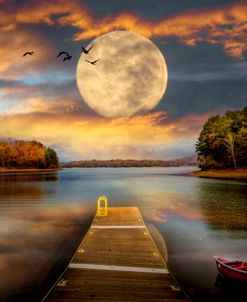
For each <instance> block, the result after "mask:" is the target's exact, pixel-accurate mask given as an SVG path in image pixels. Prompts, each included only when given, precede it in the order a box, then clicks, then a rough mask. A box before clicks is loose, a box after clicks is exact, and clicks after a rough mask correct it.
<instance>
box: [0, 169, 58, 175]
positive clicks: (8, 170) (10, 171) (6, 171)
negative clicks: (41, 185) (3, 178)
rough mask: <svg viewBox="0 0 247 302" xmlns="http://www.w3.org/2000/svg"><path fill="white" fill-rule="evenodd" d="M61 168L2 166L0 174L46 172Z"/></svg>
mask: <svg viewBox="0 0 247 302" xmlns="http://www.w3.org/2000/svg"><path fill="white" fill-rule="evenodd" d="M58 170H60V169H59V168H52V169H33V168H30V169H6V168H0V174H5V173H44V172H56V171H58Z"/></svg>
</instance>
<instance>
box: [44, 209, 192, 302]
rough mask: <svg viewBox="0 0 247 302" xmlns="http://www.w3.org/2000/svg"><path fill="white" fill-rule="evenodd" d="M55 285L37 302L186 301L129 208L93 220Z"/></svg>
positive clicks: (139, 219)
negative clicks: (174, 287)
mask: <svg viewBox="0 0 247 302" xmlns="http://www.w3.org/2000/svg"><path fill="white" fill-rule="evenodd" d="M97 226H104V227H106V228H103V229H102V228H97ZM130 226H131V227H132V228H130ZM140 226H141V228H139V227H140ZM119 227H120V228H119ZM96 268H97V269H96ZM155 270H157V271H155ZM158 272H160V273H158ZM60 281H63V282H59V283H57V284H56V285H55V286H54V287H53V288H52V290H51V291H50V292H49V293H48V294H47V296H46V297H45V298H44V300H43V301H45V302H64V301H66V302H74V301H77V302H83V301H102V302H104V301H115V302H116V301H120V302H122V301H130V302H131V301H132V302H139V301H152V302H156V301H157V302H159V301H168V302H183V301H188V298H186V296H185V295H184V293H183V292H182V291H174V290H173V289H172V286H176V282H175V281H174V280H173V279H172V278H171V276H170V274H169V272H168V270H167V266H166V263H165V262H164V261H163V259H162V257H161V256H160V253H159V251H158V249H157V247H156V245H155V243H154V241H153V240H152V237H151V235H150V233H149V231H148V229H147V228H146V226H145V223H144V221H143V219H142V216H141V214H140V212H139V210H138V208H135V207H133V208H123V207H121V208H120V207H119V208H109V209H108V215H107V216H95V218H94V221H93V223H92V226H91V227H90V229H89V231H88V233H87V235H86V237H85V238H84V240H83V241H82V243H81V244H80V246H79V247H78V250H77V252H76V253H75V255H74V257H73V258H72V260H71V262H70V265H69V266H68V268H67V269H66V271H65V272H64V274H63V276H61V278H60ZM60 285H64V286H60Z"/></svg>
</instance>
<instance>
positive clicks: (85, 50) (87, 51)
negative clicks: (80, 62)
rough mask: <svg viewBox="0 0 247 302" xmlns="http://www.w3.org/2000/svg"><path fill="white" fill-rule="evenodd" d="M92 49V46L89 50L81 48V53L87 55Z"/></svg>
mask: <svg viewBox="0 0 247 302" xmlns="http://www.w3.org/2000/svg"><path fill="white" fill-rule="evenodd" d="M92 48H93V46H91V47H90V48H88V49H86V48H84V47H83V46H82V47H81V52H84V53H85V54H88V53H89V51H90V50H91V49H92Z"/></svg>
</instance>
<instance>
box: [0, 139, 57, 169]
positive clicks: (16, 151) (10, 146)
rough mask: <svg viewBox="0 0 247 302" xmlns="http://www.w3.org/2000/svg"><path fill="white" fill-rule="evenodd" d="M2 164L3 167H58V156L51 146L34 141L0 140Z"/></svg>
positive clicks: (0, 164) (0, 163) (0, 159)
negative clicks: (47, 146)
mask: <svg viewBox="0 0 247 302" xmlns="http://www.w3.org/2000/svg"><path fill="white" fill-rule="evenodd" d="M0 166H1V167H2V168H39V169H42V168H51V167H53V168H56V167H58V157H57V154H56V152H55V151H54V150H53V149H51V148H46V147H45V146H44V145H43V144H42V143H40V142H37V141H35V140H33V141H24V140H19V141H11V142H5V141H0Z"/></svg>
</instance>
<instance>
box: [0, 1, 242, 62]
mask: <svg viewBox="0 0 247 302" xmlns="http://www.w3.org/2000/svg"><path fill="white" fill-rule="evenodd" d="M0 20H1V21H0V25H1V26H2V31H3V30H11V28H14V27H15V26H17V25H18V24H31V23H45V24H48V25H54V24H57V25H62V26H73V27H75V28H76V29H78V32H77V33H76V34H75V36H74V40H76V41H80V40H84V39H90V38H94V37H96V36H99V35H101V34H103V33H106V32H109V31H112V30H118V29H124V30H130V31H134V32H137V33H140V34H142V35H144V36H146V37H149V38H150V37H176V38H178V39H179V40H180V41H182V42H183V43H184V44H186V45H188V46H194V45H196V43H198V42H201V41H205V42H207V43H210V44H215V43H220V44H222V45H223V47H224V49H225V52H226V53H227V54H228V55H229V56H232V57H237V58H241V57H242V56H243V54H244V52H245V51H246V49H247V38H246V29H247V4H246V3H242V2H239V3H236V4H233V5H230V6H225V7H223V8H216V9H204V10H196V11H191V12H184V13H180V14H177V15H175V16H172V17H167V18H164V19H161V20H147V19H144V18H142V17H141V16H139V15H137V14H134V13H131V12H125V13H121V14H117V15H109V16H107V17H102V18H97V17H96V16H94V15H93V14H92V13H91V12H90V11H89V10H88V9H87V8H85V7H84V6H82V5H81V4H79V3H78V2H77V1H75V0H73V1H65V0H60V1H56V2H54V1H53V2H52V3H50V2H48V1H41V2H39V3H37V2H33V4H32V5H30V4H29V5H28V6H23V7H22V9H19V10H18V11H17V12H16V13H15V14H14V15H13V14H11V13H10V12H6V14H5V13H3V12H1V13H0Z"/></svg>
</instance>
